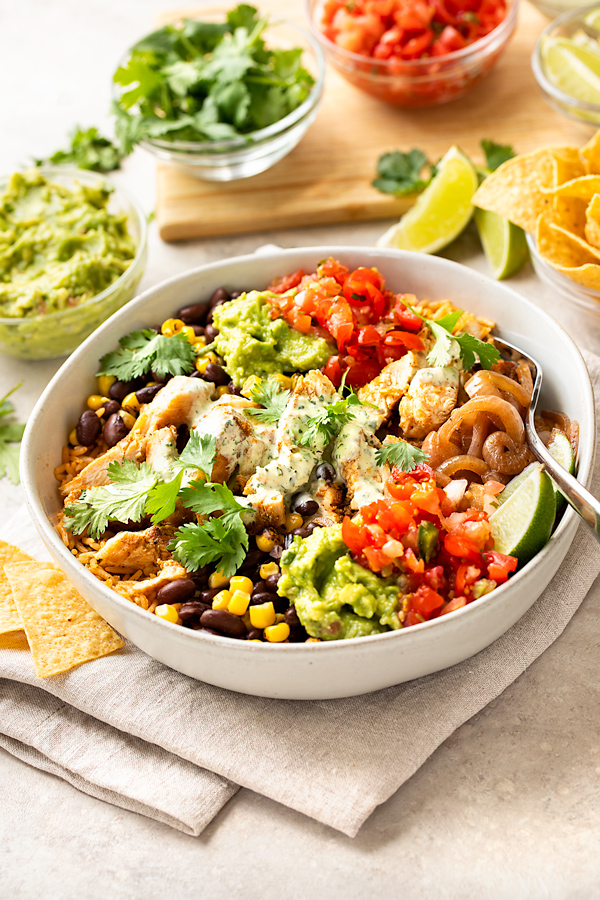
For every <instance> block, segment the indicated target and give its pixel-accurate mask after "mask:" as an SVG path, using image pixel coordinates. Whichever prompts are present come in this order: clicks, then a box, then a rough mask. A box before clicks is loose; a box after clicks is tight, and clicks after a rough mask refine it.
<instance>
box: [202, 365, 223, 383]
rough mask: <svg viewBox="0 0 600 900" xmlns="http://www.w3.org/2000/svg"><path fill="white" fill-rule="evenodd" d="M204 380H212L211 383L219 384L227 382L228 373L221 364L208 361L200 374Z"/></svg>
mask: <svg viewBox="0 0 600 900" xmlns="http://www.w3.org/2000/svg"><path fill="white" fill-rule="evenodd" d="M202 377H203V378H204V380H205V381H212V383H213V384H216V385H221V384H228V383H229V375H228V374H227V372H226V371H225V369H224V368H223V367H222V366H219V365H217V363H212V362H210V363H209V364H208V365H207V367H206V369H205V370H204V373H203V375H202Z"/></svg>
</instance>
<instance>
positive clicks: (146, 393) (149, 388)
mask: <svg viewBox="0 0 600 900" xmlns="http://www.w3.org/2000/svg"><path fill="white" fill-rule="evenodd" d="M161 388H162V384H147V385H146V387H143V388H140V389H139V391H136V392H135V396H136V397H137V398H138V400H139V402H140V403H152V401H153V400H154V398H155V397H156V395H157V394H158V392H159V391H160V389H161Z"/></svg>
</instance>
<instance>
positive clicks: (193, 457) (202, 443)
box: [176, 431, 217, 478]
mask: <svg viewBox="0 0 600 900" xmlns="http://www.w3.org/2000/svg"><path fill="white" fill-rule="evenodd" d="M216 455H217V442H216V439H215V438H214V437H213V436H212V434H199V433H198V432H197V431H192V433H191V434H190V437H189V440H188V442H187V444H186V445H185V449H184V450H182V452H181V453H180V455H179V459H178V460H177V463H176V467H179V466H181V468H182V469H200V471H201V472H204V474H205V475H206V476H207V477H208V478H210V473H211V472H212V468H213V466H214V464H215V457H216Z"/></svg>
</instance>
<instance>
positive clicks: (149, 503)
mask: <svg viewBox="0 0 600 900" xmlns="http://www.w3.org/2000/svg"><path fill="white" fill-rule="evenodd" d="M183 472H184V470H183V469H182V470H181V471H180V472H179V474H178V475H176V476H175V478H173V479H172V480H171V481H166V482H159V483H158V484H155V485H154V487H152V488H151V489H150V492H149V493H148V496H147V497H146V507H145V512H146V515H149V516H152V519H151V522H152V524H153V525H158V523H159V522H162V521H163V520H164V519H168V517H169V516H172V515H173V513H174V512H175V508H176V506H177V498H178V496H179V491H180V490H181V480H182V478H183Z"/></svg>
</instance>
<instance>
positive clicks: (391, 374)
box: [358, 350, 425, 425]
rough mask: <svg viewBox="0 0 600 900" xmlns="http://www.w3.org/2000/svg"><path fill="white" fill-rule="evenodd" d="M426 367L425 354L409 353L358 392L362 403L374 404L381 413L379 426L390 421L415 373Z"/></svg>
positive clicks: (390, 364)
mask: <svg viewBox="0 0 600 900" xmlns="http://www.w3.org/2000/svg"><path fill="white" fill-rule="evenodd" d="M424 365H425V353H424V352H422V351H419V352H418V353H415V352H414V351H412V350H409V351H408V353H407V354H406V355H405V356H403V357H402V359H398V360H396V361H395V362H392V363H389V365H387V366H386V367H385V368H384V369H382V370H381V372H380V373H379V375H377V377H376V378H374V379H373V381H370V382H369V383H368V384H365V386H364V387H362V388H360V390H359V391H358V399H359V400H360V401H361V403H372V404H373V405H374V406H376V407H377V408H378V409H379V411H380V420H379V425H382V424H383V422H385V421H386V419H389V417H390V416H391V414H392V412H393V410H394V408H395V407H396V406H397V405H398V403H399V401H400V399H401V398H402V397H403V396H404V394H405V393H406V391H407V390H408V386H409V384H410V382H411V380H412V378H413V376H414V375H415V373H416V372H417V371H418V370H419V369H420V368H421V366H424Z"/></svg>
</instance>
